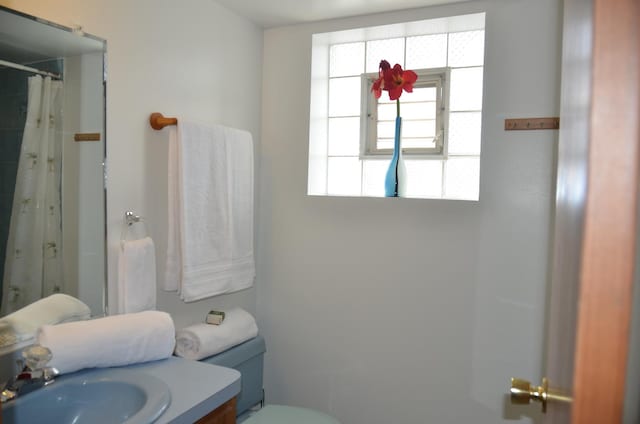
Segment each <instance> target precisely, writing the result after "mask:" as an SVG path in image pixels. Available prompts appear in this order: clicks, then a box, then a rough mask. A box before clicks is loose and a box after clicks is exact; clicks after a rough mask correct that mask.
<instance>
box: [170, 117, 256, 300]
mask: <svg viewBox="0 0 640 424" xmlns="http://www.w3.org/2000/svg"><path fill="white" fill-rule="evenodd" d="M253 178H254V177H253V141H252V139H251V134H249V133H248V132H246V131H241V130H236V129H233V128H227V127H223V126H219V125H212V126H203V125H199V124H194V123H190V122H188V121H185V120H183V119H181V120H180V124H179V126H178V128H177V129H172V134H171V140H170V147H169V196H168V197H169V210H168V217H169V228H168V233H169V236H168V241H167V244H168V246H167V266H166V276H165V283H164V288H165V290H169V291H171V290H177V291H178V292H179V293H180V297H181V298H182V299H183V300H184V301H185V302H192V301H195V300H199V299H203V298H206V297H210V296H216V295H219V294H223V293H231V292H234V291H238V290H242V289H245V288H248V287H251V285H253V280H254V277H255V264H254V257H253Z"/></svg>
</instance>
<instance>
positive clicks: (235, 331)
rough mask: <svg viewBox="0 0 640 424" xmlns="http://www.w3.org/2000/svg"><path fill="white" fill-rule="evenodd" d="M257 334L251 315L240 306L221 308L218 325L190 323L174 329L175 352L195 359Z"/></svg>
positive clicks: (205, 356)
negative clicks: (223, 316) (220, 320)
mask: <svg viewBox="0 0 640 424" xmlns="http://www.w3.org/2000/svg"><path fill="white" fill-rule="evenodd" d="M257 335H258V326H257V325H256V320H255V319H254V318H253V316H252V315H251V314H250V313H249V312H247V311H245V310H244V309H240V308H234V309H232V310H230V311H229V312H225V318H224V321H223V322H222V324H220V325H211V324H194V325H191V326H189V327H186V328H183V329H182V330H179V331H178V332H177V333H176V352H175V353H176V355H178V356H182V357H183V358H187V359H192V360H195V361H199V360H200V359H202V358H207V357H209V356H211V355H215V354H216V353H220V352H223V351H225V350H227V349H229V348H231V347H233V346H235V345H238V344H240V343H242V342H245V341H247V340H249V339H251V338H253V337H255V336H257Z"/></svg>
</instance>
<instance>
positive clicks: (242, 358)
mask: <svg viewBox="0 0 640 424" xmlns="http://www.w3.org/2000/svg"><path fill="white" fill-rule="evenodd" d="M265 352H266V345H265V342H264V338H263V337H262V336H260V335H258V336H256V337H255V338H253V339H251V340H248V341H246V342H244V343H242V344H239V345H237V346H235V347H232V348H231V349H229V350H226V351H224V352H222V353H219V354H218V355H214V356H210V357H208V358H204V359H202V360H201V361H202V362H206V363H209V364H213V365H220V366H223V367H228V368H234V369H236V370H238V371H240V374H241V375H242V388H241V389H240V393H239V394H238V398H237V406H236V407H237V412H236V414H237V421H236V422H237V423H242V424H340V423H339V422H338V421H336V420H335V419H334V418H332V417H330V416H328V415H325V414H322V413H320V412H317V411H312V410H311V409H305V408H297V407H292V406H284V405H266V406H264V389H263V388H262V371H263V365H264V353H265ZM258 404H261V405H263V407H262V408H260V409H258V410H255V408H254V407H255V406H257V405H258Z"/></svg>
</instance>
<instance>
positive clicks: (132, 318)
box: [38, 311, 175, 374]
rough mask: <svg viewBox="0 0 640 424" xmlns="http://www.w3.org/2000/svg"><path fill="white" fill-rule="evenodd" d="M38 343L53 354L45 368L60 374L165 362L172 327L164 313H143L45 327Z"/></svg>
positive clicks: (170, 346)
mask: <svg viewBox="0 0 640 424" xmlns="http://www.w3.org/2000/svg"><path fill="white" fill-rule="evenodd" d="M38 343H39V344H41V345H42V346H45V347H48V348H49V349H50V350H51V353H52V354H53V359H51V362H49V366H51V367H54V368H57V369H58V371H60V373H62V374H64V373H69V372H73V371H77V370H80V369H83V368H97V367H117V366H123V365H129V364H135V363H139V362H148V361H155V360H158V359H164V358H167V357H169V356H171V354H172V353H173V349H174V346H175V327H174V325H173V320H172V319H171V315H169V314H167V313H166V312H160V311H144V312H138V313H134V314H122V315H114V316H109V317H106V318H99V319H94V320H90V321H82V322H70V323H67V324H60V325H45V326H43V327H42V328H41V329H40V331H39V332H38Z"/></svg>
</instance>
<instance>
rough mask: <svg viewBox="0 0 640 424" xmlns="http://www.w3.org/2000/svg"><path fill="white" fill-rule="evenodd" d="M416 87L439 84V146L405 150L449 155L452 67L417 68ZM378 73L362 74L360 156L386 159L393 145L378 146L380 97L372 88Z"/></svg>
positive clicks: (422, 155)
mask: <svg viewBox="0 0 640 424" xmlns="http://www.w3.org/2000/svg"><path fill="white" fill-rule="evenodd" d="M414 72H415V73H416V74H417V75H418V80H417V81H416V82H415V83H414V85H413V87H414V88H422V87H435V88H436V105H435V107H436V119H435V121H436V122H435V126H436V136H435V140H436V147H403V148H402V154H403V155H406V156H410V157H411V158H415V159H446V158H447V157H448V132H449V131H448V125H449V96H450V93H451V90H450V82H451V67H441V68H425V69H417V70H414ZM378 77H379V75H378V73H364V74H361V76H360V79H361V84H362V88H361V107H360V159H387V158H389V157H390V156H391V155H392V154H393V149H392V148H388V149H380V148H378V146H377V144H378V99H376V97H375V96H374V95H373V93H372V92H371V86H372V85H373V82H374V81H376V80H377V79H378Z"/></svg>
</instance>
